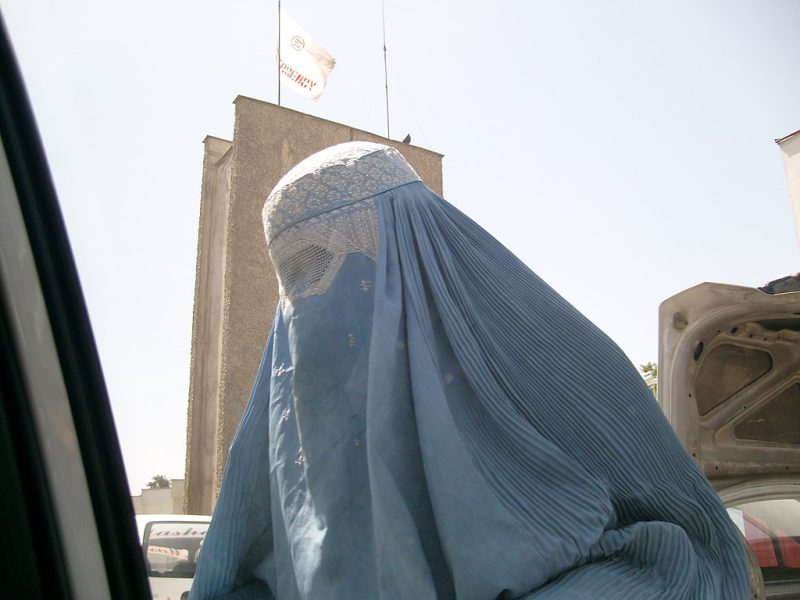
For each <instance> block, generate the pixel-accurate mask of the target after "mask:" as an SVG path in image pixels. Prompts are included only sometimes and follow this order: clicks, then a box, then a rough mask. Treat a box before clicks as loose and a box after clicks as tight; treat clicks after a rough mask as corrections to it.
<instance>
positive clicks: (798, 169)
mask: <svg viewBox="0 0 800 600" xmlns="http://www.w3.org/2000/svg"><path fill="white" fill-rule="evenodd" d="M775 141H776V142H777V143H778V146H780V149H781V156H782V157H783V169H784V172H785V173H786V185H787V186H788V187H789V198H790V200H791V202H792V212H793V213H794V224H795V227H796V231H797V236H798V238H800V131H795V132H794V133H792V134H790V135H787V136H786V137H784V138H781V139H780V140H775Z"/></svg>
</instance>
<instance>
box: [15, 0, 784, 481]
mask: <svg viewBox="0 0 800 600" xmlns="http://www.w3.org/2000/svg"><path fill="white" fill-rule="evenodd" d="M282 7H283V9H284V10H285V11H287V12H288V13H289V14H290V15H291V16H292V17H293V18H294V19H295V20H296V21H297V22H298V23H299V24H300V25H301V26H302V27H303V28H304V29H305V30H306V31H307V32H308V33H309V34H310V35H311V36H312V37H313V38H314V39H315V40H316V41H317V42H318V43H319V44H321V45H322V46H323V47H325V48H326V49H327V50H328V51H329V52H330V53H331V54H332V55H333V56H334V57H335V58H336V60H337V65H336V68H335V69H334V70H333V72H332V74H331V76H330V79H329V86H328V89H327V90H326V91H325V93H324V94H323V96H322V98H321V99H320V100H319V101H317V102H314V101H311V100H307V99H305V98H303V97H301V96H299V95H295V94H294V93H293V92H291V91H289V90H287V89H284V91H283V92H282V94H281V100H282V104H283V105H285V106H288V107H290V108H293V109H296V110H300V111H303V112H307V113H310V114H313V115H317V116H319V117H322V118H326V119H330V120H333V121H337V122H341V123H346V124H349V125H352V126H355V127H358V128H361V129H365V130H367V131H371V132H374V133H377V134H381V135H385V134H386V114H385V104H384V80H383V55H382V45H383V43H382V38H381V2H380V0H341V1H339V2H323V1H320V0H307V1H301V0H283V2H282ZM0 9H2V12H3V15H4V18H5V20H6V26H7V27H8V29H9V30H10V33H11V37H12V40H13V42H14V43H15V45H16V50H17V55H18V59H19V61H20V63H21V66H22V69H23V73H24V75H25V77H26V80H27V85H28V91H29V94H30V96H31V100H32V103H33V107H34V110H35V112H36V114H37V118H38V121H39V126H40V129H41V133H42V137H43V139H44V143H45V147H46V150H47V153H48V157H49V160H50V165H51V168H52V172H53V177H54V179H55V183H56V187H57V189H58V192H59V195H60V199H61V203H62V209H63V213H64V217H65V220H66V223H67V229H68V231H69V234H70V238H71V240H72V245H73V250H74V252H75V257H76V260H77V263H78V269H79V271H80V275H81V278H82V282H83V288H84V293H85V296H86V300H87V303H88V305H89V312H90V315H91V319H92V324H93V326H94V332H95V336H96V338H97V343H98V347H99V350H100V355H101V359H102V362H103V367H104V371H105V375H106V379H107V383H108V388H109V393H110V395H111V401H112V406H113V410H114V416H115V418H116V421H117V428H118V434H119V437H120V442H121V444H122V449H123V454H124V456H125V460H126V465H127V469H128V477H129V482H130V486H131V489H132V490H133V491H138V489H139V488H140V487H143V486H144V485H145V484H146V483H147V481H148V480H149V479H150V478H151V477H152V476H153V475H156V474H164V475H166V476H168V477H170V478H180V477H183V472H184V457H185V439H186V407H187V397H188V381H189V353H190V343H191V326H192V302H193V293H194V275H195V257H196V244H197V226H198V216H199V198H200V176H201V169H202V156H203V148H202V140H203V138H204V137H205V136H206V134H211V135H214V136H218V137H222V138H227V139H230V138H231V136H232V133H233V105H232V101H233V99H234V98H235V97H236V95H237V94H243V95H246V96H251V97H254V98H258V99H262V100H268V101H272V102H274V101H276V98H277V92H276V89H277V87H276V67H275V38H276V18H277V3H276V2H267V1H263V0H262V1H261V2H253V1H244V0H242V1H238V0H237V1H232V2H229V3H223V2H210V1H205V0H203V1H198V0H194V1H189V0H173V1H170V0H158V1H156V0H143V1H141V2H138V3H136V4H135V5H131V4H130V3H128V4H126V5H123V4H122V3H111V2H104V1H100V0H97V1H88V0H81V1H77V2H72V3H69V6H68V5H67V3H63V2H57V1H56V0H0ZM385 12H386V36H387V46H388V51H389V93H390V108H391V112H390V123H391V137H392V138H395V139H402V138H403V137H405V135H406V134H409V133H410V134H411V136H412V143H414V144H416V145H420V146H424V147H427V148H431V149H433V150H436V151H438V152H441V153H443V154H444V155H445V157H444V185H445V197H446V198H447V199H448V200H449V201H450V202H452V203H453V204H455V205H456V206H458V207H459V208H461V210H463V211H464V212H466V213H467V214H469V215H470V216H471V217H472V218H474V219H475V220H477V221H478V222H479V223H481V224H482V225H483V226H484V227H486V228H487V229H488V230H489V231H490V232H492V233H493V234H494V235H495V236H496V237H498V238H499V239H500V240H501V241H502V242H503V243H505V244H506V245H507V246H508V247H510V248H511V249H512V250H513V251H514V252H516V253H517V254H518V255H519V256H520V257H521V258H522V259H523V260H524V261H525V262H526V263H527V264H528V265H529V266H530V267H531V268H532V269H533V270H535V271H537V272H538V273H539V275H541V276H542V277H544V279H545V280H547V281H548V282H549V283H550V284H551V285H553V286H554V287H555V288H556V289H557V290H559V291H560V292H561V293H562V294H563V295H564V296H566V297H567V299H569V300H570V301H571V302H572V303H573V304H575V305H576V306H577V307H578V308H579V309H581V310H582V311H583V312H584V313H586V314H587V315H588V316H589V317H590V318H591V319H592V320H594V321H595V322H596V323H597V324H598V325H599V326H600V327H601V328H603V329H604V330H605V331H606V332H607V333H609V334H610V335H611V336H612V337H613V338H614V339H615V340H616V341H617V343H619V345H620V346H621V347H622V349H623V350H624V351H625V352H626V353H627V354H628V356H629V357H630V359H631V360H632V361H633V362H634V363H635V364H636V365H640V364H642V363H644V362H647V361H655V360H656V358H657V354H658V323H657V314H658V305H659V303H660V302H661V301H662V300H664V299H666V298H667V297H669V296H671V295H673V294H674V293H677V292H678V291H680V290H683V289H685V288H687V287H690V286H692V285H695V284H698V283H701V282H703V281H717V282H723V283H734V284H740V285H747V286H758V285H762V284H764V283H766V282H767V281H769V280H771V279H775V278H778V277H781V276H784V275H787V274H789V273H790V272H796V271H798V270H800V261H798V258H800V246H798V240H797V237H796V234H795V231H794V225H793V220H792V214H791V207H790V204H789V198H788V192H787V188H786V181H785V178H784V174H783V167H782V163H781V158H780V154H779V151H778V147H777V146H776V145H775V143H774V139H775V138H779V137H782V136H784V135H786V134H788V133H791V132H793V131H796V130H797V129H800V36H798V35H797V32H798V29H799V28H800V2H797V1H796V0H769V1H764V0H725V1H723V0H719V1H712V0H700V1H697V2H678V1H671V2H670V1H665V0H659V1H648V2H641V1H635V0H609V1H606V2H592V1H588V0H586V1H578V0H564V1H561V0H550V1H530V0H529V1H522V0H519V1H513V2H512V1H508V2H496V3H489V2H481V3H478V2H470V1H465V0H462V1H459V2H456V1H455V0H447V1H445V0H438V1H437V0H426V1H422V0H403V1H400V0H386V6H385Z"/></svg>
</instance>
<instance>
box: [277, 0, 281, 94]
mask: <svg viewBox="0 0 800 600" xmlns="http://www.w3.org/2000/svg"><path fill="white" fill-rule="evenodd" d="M280 105H281V0H278V106H280Z"/></svg>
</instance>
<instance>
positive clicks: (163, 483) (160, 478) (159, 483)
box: [147, 475, 172, 490]
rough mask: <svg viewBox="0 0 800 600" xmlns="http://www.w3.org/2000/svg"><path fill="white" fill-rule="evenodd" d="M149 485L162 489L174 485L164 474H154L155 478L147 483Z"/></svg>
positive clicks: (154, 488)
mask: <svg viewBox="0 0 800 600" xmlns="http://www.w3.org/2000/svg"><path fill="white" fill-rule="evenodd" d="M147 487H149V488H150V489H151V490H161V489H164V488H170V487H172V483H171V482H170V480H169V479H167V478H166V477H165V476H164V475H154V476H153V478H152V479H151V480H150V481H149V482H148V483H147Z"/></svg>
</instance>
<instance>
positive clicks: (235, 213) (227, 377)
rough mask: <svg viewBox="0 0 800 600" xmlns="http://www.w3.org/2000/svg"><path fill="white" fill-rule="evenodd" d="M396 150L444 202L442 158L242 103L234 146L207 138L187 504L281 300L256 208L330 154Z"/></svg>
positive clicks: (215, 469) (215, 471)
mask: <svg viewBox="0 0 800 600" xmlns="http://www.w3.org/2000/svg"><path fill="white" fill-rule="evenodd" d="M352 140H365V141H373V142H378V143H383V144H388V145H392V146H394V147H396V148H397V149H398V150H399V151H400V152H401V153H402V154H403V155H404V156H405V157H406V159H407V160H408V161H409V162H410V163H411V164H412V166H413V167H414V168H415V169H416V171H417V172H418V173H419V175H420V177H422V179H423V180H424V181H425V182H426V183H427V184H428V185H429V186H430V187H431V189H433V190H434V191H436V192H438V193H439V194H442V156H441V155H440V154H437V153H435V152H431V151H429V150H425V149H423V148H418V147H415V146H411V145H408V144H403V143H400V142H396V141H392V140H387V139H385V138H382V137H380V136H376V135H373V134H370V133H368V132H365V131H360V130H358V129H354V128H352V127H348V126H347V125H342V124H340V123H334V122H332V121H327V120H325V119H320V118H317V117H312V116H310V115H306V114H304V113H300V112H297V111H294V110H291V109H287V108H283V107H279V106H276V105H274V104H271V103H268V102H261V101H259V100H254V99H252V98H246V97H243V96H239V97H238V98H237V99H236V101H235V123H234V132H233V141H232V142H226V141H224V140H219V139H217V138H206V142H205V159H204V164H203V189H202V193H201V211H200V212H201V214H200V234H199V240H198V259H197V282H196V285H195V307H194V325H193V331H192V366H191V375H190V377H191V383H190V392H189V415H188V416H189V419H188V431H187V453H186V456H187V462H186V480H187V484H186V485H187V489H186V505H185V511H186V512H187V513H192V514H210V512H211V510H212V508H213V503H214V501H215V499H216V494H217V492H218V490H219V485H220V482H221V478H222V471H223V468H224V465H225V460H226V458H227V452H228V448H229V446H230V443H231V440H232V438H233V434H234V433H235V431H236V427H237V426H238V423H239V419H240V418H241V415H242V412H243V410H244V406H245V404H246V402H247V398H248V395H249V392H250V388H251V386H252V384H253V380H254V378H255V375H256V372H257V370H258V365H259V362H260V360H261V356H262V352H263V349H264V344H265V341H266V339H267V336H268V333H269V329H270V327H271V325H272V320H273V316H274V313H275V306H276V304H277V299H278V284H277V280H276V278H275V273H274V271H273V270H272V267H271V264H270V262H269V258H268V255H267V250H266V244H265V241H264V232H263V227H262V222H261V209H262V207H263V204H264V201H265V200H266V198H267V195H268V194H269V192H270V191H271V190H272V188H273V187H274V186H275V184H276V183H277V182H278V180H279V179H280V178H281V177H282V176H283V175H284V174H285V173H286V172H287V171H288V170H289V169H290V168H291V167H293V166H294V165H296V164H297V163H299V162H300V161H301V160H303V159H304V158H306V157H308V156H310V155H311V154H313V153H315V152H317V151H319V150H322V149H323V148H327V147H328V146H331V145H334V144H338V143H342V142H347V141H352Z"/></svg>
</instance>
